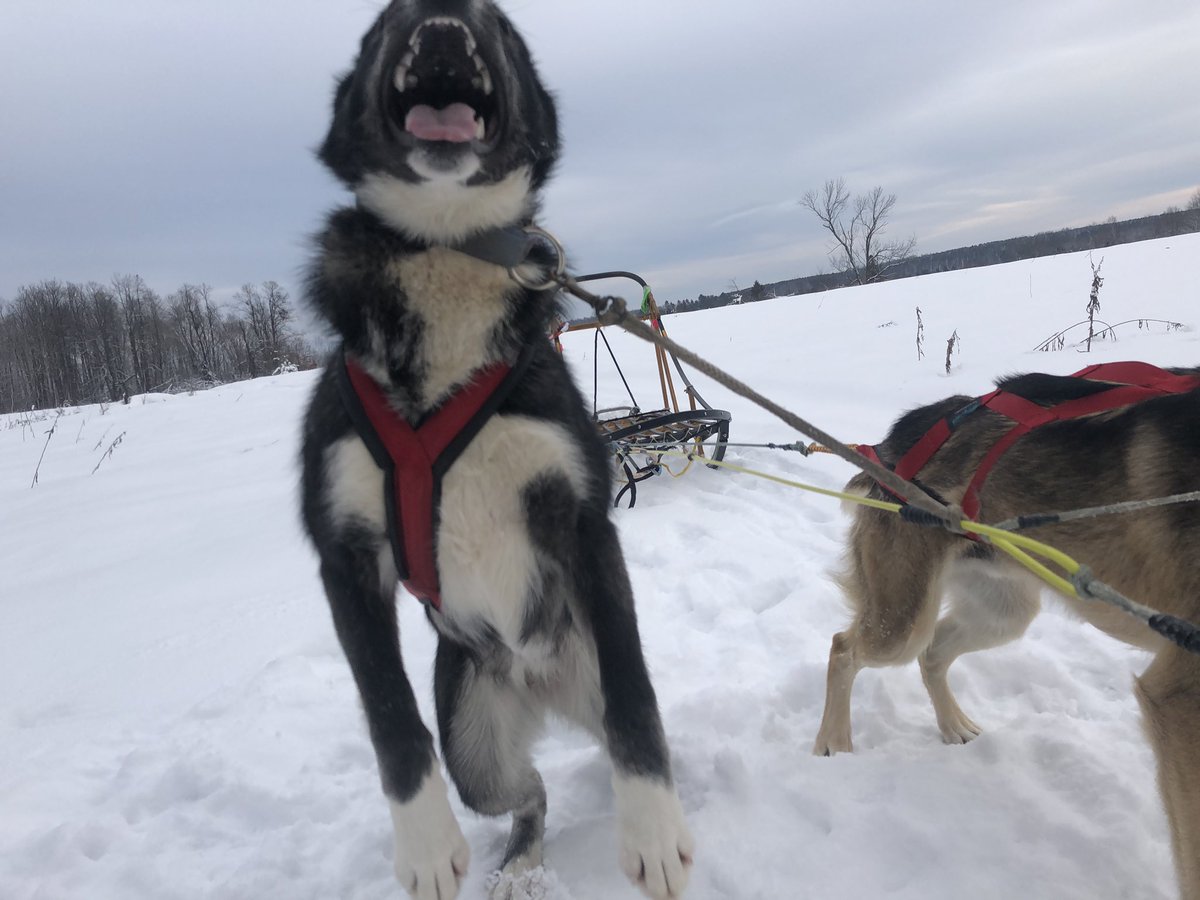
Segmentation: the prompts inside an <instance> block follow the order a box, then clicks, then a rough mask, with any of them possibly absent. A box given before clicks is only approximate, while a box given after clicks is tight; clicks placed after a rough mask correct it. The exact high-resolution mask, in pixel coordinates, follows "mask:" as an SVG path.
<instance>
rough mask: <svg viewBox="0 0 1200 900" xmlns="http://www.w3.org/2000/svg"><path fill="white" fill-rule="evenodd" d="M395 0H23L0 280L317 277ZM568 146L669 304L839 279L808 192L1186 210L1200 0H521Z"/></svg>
mask: <svg viewBox="0 0 1200 900" xmlns="http://www.w3.org/2000/svg"><path fill="white" fill-rule="evenodd" d="M382 5H383V4H382V3H379V2H375V0H2V2H0V298H8V299H11V298H12V297H13V296H14V295H15V294H16V290H17V288H18V287H19V286H20V285H22V284H29V283H32V282H35V281H39V280H42V279H46V278H59V279H63V280H71V281H89V280H94V281H100V282H106V281H108V280H109V279H110V278H111V277H112V276H113V275H114V274H117V273H138V274H141V275H142V276H143V277H145V278H146V280H147V281H148V282H149V284H150V286H151V287H153V288H154V289H156V290H158V291H159V292H160V293H163V294H167V293H170V292H171V291H173V290H175V289H176V288H177V287H178V286H179V285H180V284H182V283H185V282H192V283H197V282H207V283H208V284H210V285H212V286H213V287H214V288H216V289H217V290H218V292H219V295H224V294H225V293H226V292H231V291H232V290H233V289H235V288H236V287H237V286H239V285H240V284H242V283H244V282H247V281H254V282H257V281H262V280H265V279H275V280H277V281H280V282H282V283H283V284H285V285H287V286H289V287H290V288H292V289H295V288H296V287H297V286H298V282H299V279H298V273H299V272H300V270H301V268H302V266H303V264H304V260H305V256H306V253H307V245H306V240H307V235H309V234H310V233H312V232H313V231H314V230H315V229H316V228H317V227H318V226H319V224H320V221H321V218H322V215H323V213H324V211H325V210H327V209H328V208H330V207H331V206H332V205H334V204H336V203H338V202H339V201H341V200H343V199H344V198H345V195H344V192H343V191H342V190H341V189H340V188H339V186H338V185H337V184H336V183H335V182H334V181H333V179H332V178H331V177H330V176H328V175H327V174H326V173H325V172H324V171H323V169H322V168H321V167H320V166H319V165H318V164H317V162H316V161H315V159H314V157H313V155H312V149H313V148H314V147H315V146H316V145H317V143H318V142H319V141H320V139H321V138H322V136H323V134H324V130H325V127H326V123H327V120H328V113H329V105H330V99H331V95H332V89H333V84H334V79H335V76H336V75H337V74H338V73H340V72H341V71H343V70H344V69H345V68H346V67H347V66H349V64H350V62H351V60H352V58H353V56H354V53H355V51H356V49H357V46H358V39H359V37H360V36H361V34H362V32H363V31H364V30H365V29H366V28H367V26H368V25H369V24H370V22H371V21H372V20H373V18H374V16H375V14H376V13H377V11H378V10H379V9H380V8H381V7H382ZM502 5H503V6H504V8H505V9H506V10H507V11H508V12H509V13H510V15H511V16H512V17H513V18H514V19H515V20H516V21H517V24H518V26H519V27H520V28H521V29H522V30H523V32H524V33H525V35H526V38H527V39H528V41H529V43H530V45H531V46H532V48H533V50H534V54H535V56H536V58H537V59H538V61H539V63H540V67H541V71H542V74H543V76H544V79H545V80H546V82H547V83H548V84H549V85H550V86H551V88H552V89H553V90H554V92H555V94H556V96H557V98H558V102H559V111H560V115H561V119H562V125H563V132H564V141H565V143H564V154H563V158H562V162H561V164H560V167H559V169H558V175H557V178H556V180H555V181H554V182H553V184H552V187H551V189H550V191H549V194H548V199H547V204H546V209H545V213H544V216H543V224H544V225H545V226H546V227H548V228H549V229H550V230H552V231H554V232H555V233H557V234H558V235H559V236H560V237H561V238H562V239H563V241H564V242H565V243H566V244H567V246H568V249H569V250H570V252H571V254H572V258H573V263H574V268H575V270H576V271H578V272H587V271H595V270H598V269H609V268H624V269H633V270H635V271H640V272H642V273H643V274H645V275H646V276H647V277H648V278H650V280H651V283H652V284H654V286H655V287H656V292H657V293H658V295H659V298H660V299H664V300H665V299H682V298H683V297H687V296H695V295H696V294H697V293H699V292H702V291H703V292H705V293H716V292H719V291H722V290H726V289H728V288H729V287H730V285H731V283H732V282H734V281H736V283H737V284H739V285H741V286H742V287H745V286H747V285H748V284H750V283H752V282H753V281H754V280H755V279H758V280H760V281H763V282H768V281H774V280H778V279H782V278H787V277H793V276H797V275H805V274H812V273H815V272H818V271H824V270H827V269H828V265H829V264H828V261H827V258H826V252H825V251H826V240H825V237H824V236H823V234H822V233H821V231H820V230H819V228H818V226H817V223H816V221H815V219H814V218H813V216H812V214H811V213H809V212H806V211H804V210H803V209H801V208H800V207H799V206H798V205H797V201H798V199H799V198H800V197H801V196H802V195H803V193H804V192H805V191H806V190H808V189H812V188H819V187H820V185H821V184H822V183H823V182H824V181H825V179H827V178H831V177H837V176H843V177H845V179H846V181H847V184H848V186H849V187H851V188H852V189H854V190H865V189H867V188H870V187H871V186H873V185H876V184H879V185H882V186H883V187H884V188H885V189H886V190H888V191H892V192H894V193H895V194H896V195H897V198H898V202H897V205H896V210H895V219H894V222H893V225H892V226H891V231H892V234H894V236H896V237H907V236H908V235H910V234H911V235H914V236H915V237H916V239H917V248H918V251H935V250H943V249H948V248H951V247H956V246H961V245H963V244H970V243H978V242H981V241H986V240H992V239H998V238H1003V237H1010V236H1013V235H1017V234H1024V233H1030V232H1037V231H1044V230H1050V229H1055V228H1059V227H1064V226H1070V225H1085V224H1088V223H1090V222H1096V221H1101V220H1103V219H1105V218H1107V217H1109V216H1113V215H1115V216H1118V217H1122V218H1124V217H1128V216H1137V215H1146V214H1151V213H1157V212H1161V211H1162V210H1163V209H1165V208H1166V207H1167V206H1169V205H1173V204H1175V205H1182V204H1183V203H1185V202H1186V201H1187V199H1188V197H1189V196H1190V195H1191V194H1192V193H1193V192H1194V191H1195V190H1196V189H1197V187H1198V186H1200V108H1198V107H1200V104H1198V99H1200V97H1198V92H1200V3H1198V2H1196V0H1153V2H1144V3H1134V2H1129V0H1120V2H1115V0H1086V2H1085V0H1005V2H1003V3H995V2H989V3H981V2H972V0H924V2H922V0H908V2H901V3H897V2H894V0H889V2H882V0H859V2H856V3H836V4H835V3H820V4H818V3H805V2H802V0H743V2H738V3H733V2H708V0H604V2H595V3H591V2H583V0H509V2H507V3H503V4H502Z"/></svg>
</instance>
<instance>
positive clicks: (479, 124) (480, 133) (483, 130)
mask: <svg viewBox="0 0 1200 900" xmlns="http://www.w3.org/2000/svg"><path fill="white" fill-rule="evenodd" d="M486 134H487V123H486V122H484V121H483V116H479V117H478V118H476V119H475V140H477V141H482V140H483V138H484V135H486Z"/></svg>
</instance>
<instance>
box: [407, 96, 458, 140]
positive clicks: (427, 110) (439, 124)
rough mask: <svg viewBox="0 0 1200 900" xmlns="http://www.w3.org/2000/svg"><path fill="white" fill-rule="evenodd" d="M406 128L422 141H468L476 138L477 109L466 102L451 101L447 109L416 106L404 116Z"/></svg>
mask: <svg viewBox="0 0 1200 900" xmlns="http://www.w3.org/2000/svg"><path fill="white" fill-rule="evenodd" d="M404 130H405V131H407V132H408V133H409V134H411V135H412V136H413V137H415V138H418V139H420V140H422V141H451V142H452V143H456V144H462V143H466V142H467V141H473V140H474V139H475V110H473V109H471V107H469V106H467V104H465V103H451V104H450V105H449V106H447V107H446V108H445V109H434V108H433V107H432V106H425V105H424V104H422V105H420V106H414V107H413V108H412V109H411V110H409V112H408V115H407V116H405V117H404Z"/></svg>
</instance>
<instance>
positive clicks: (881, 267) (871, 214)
mask: <svg viewBox="0 0 1200 900" xmlns="http://www.w3.org/2000/svg"><path fill="white" fill-rule="evenodd" d="M800 205H801V206H803V207H804V208H805V209H807V210H810V211H811V212H813V213H814V214H815V215H816V217H817V218H818V219H819V220H820V222H821V226H822V227H823V228H824V229H825V230H826V231H828V232H829V233H830V234H831V235H832V236H833V246H832V247H831V248H830V251H829V257H830V259H831V260H832V261H833V264H834V265H835V266H837V267H838V269H839V270H840V271H843V272H846V273H848V274H849V275H850V277H851V278H852V279H853V280H854V283H855V284H870V283H871V282H872V281H878V280H879V279H880V278H882V277H883V276H884V275H885V274H886V273H887V270H888V269H890V268H891V267H892V266H894V265H895V264H896V263H898V262H900V261H901V260H903V259H906V258H907V257H908V256H909V255H910V254H911V253H912V250H913V247H915V246H916V243H917V239H916V238H915V237H910V238H908V239H907V240H903V241H885V240H884V239H883V232H884V230H885V229H886V228H887V224H888V219H889V218H891V214H892V208H893V207H894V206H895V205H896V195H895V194H884V192H883V188H882V187H879V186H878V185H876V186H875V187H873V188H871V190H869V191H867V192H866V193H865V194H858V195H856V196H854V197H853V198H852V197H851V196H850V192H849V190H847V188H846V181H845V179H843V178H838V179H837V180H832V179H831V180H829V181H826V182H825V186H824V187H823V188H822V189H821V190H820V191H819V192H818V191H808V192H807V193H806V194H805V195H804V196H803V197H802V198H801V199H800Z"/></svg>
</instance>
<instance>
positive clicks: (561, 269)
mask: <svg viewBox="0 0 1200 900" xmlns="http://www.w3.org/2000/svg"><path fill="white" fill-rule="evenodd" d="M522 230H523V231H524V232H525V233H526V234H527V235H529V237H530V239H531V244H532V242H536V241H541V242H542V243H543V244H545V245H546V246H548V247H549V248H550V249H551V250H553V251H554V256H555V263H554V266H553V268H552V269H551V270H550V274H549V275H548V276H547V278H546V280H545V281H544V282H537V281H532V280H530V279H529V278H527V277H526V276H524V275H522V274H521V272H520V267H519V266H513V267H511V268H510V269H509V270H508V274H509V277H511V278H512V280H513V281H515V282H516V283H517V284H519V285H520V286H521V287H523V288H527V289H529V290H531V291H546V290H549V289H550V288H552V287H558V286H559V285H561V284H562V281H563V278H564V277H565V276H566V273H567V253H566V251H565V250H564V249H563V245H562V244H561V243H560V242H559V240H558V238H556V237H555V236H554V235H552V234H551V233H550V232H548V231H547V230H546V229H544V228H539V227H538V226H537V225H526V226H525V228H524V229H522Z"/></svg>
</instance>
